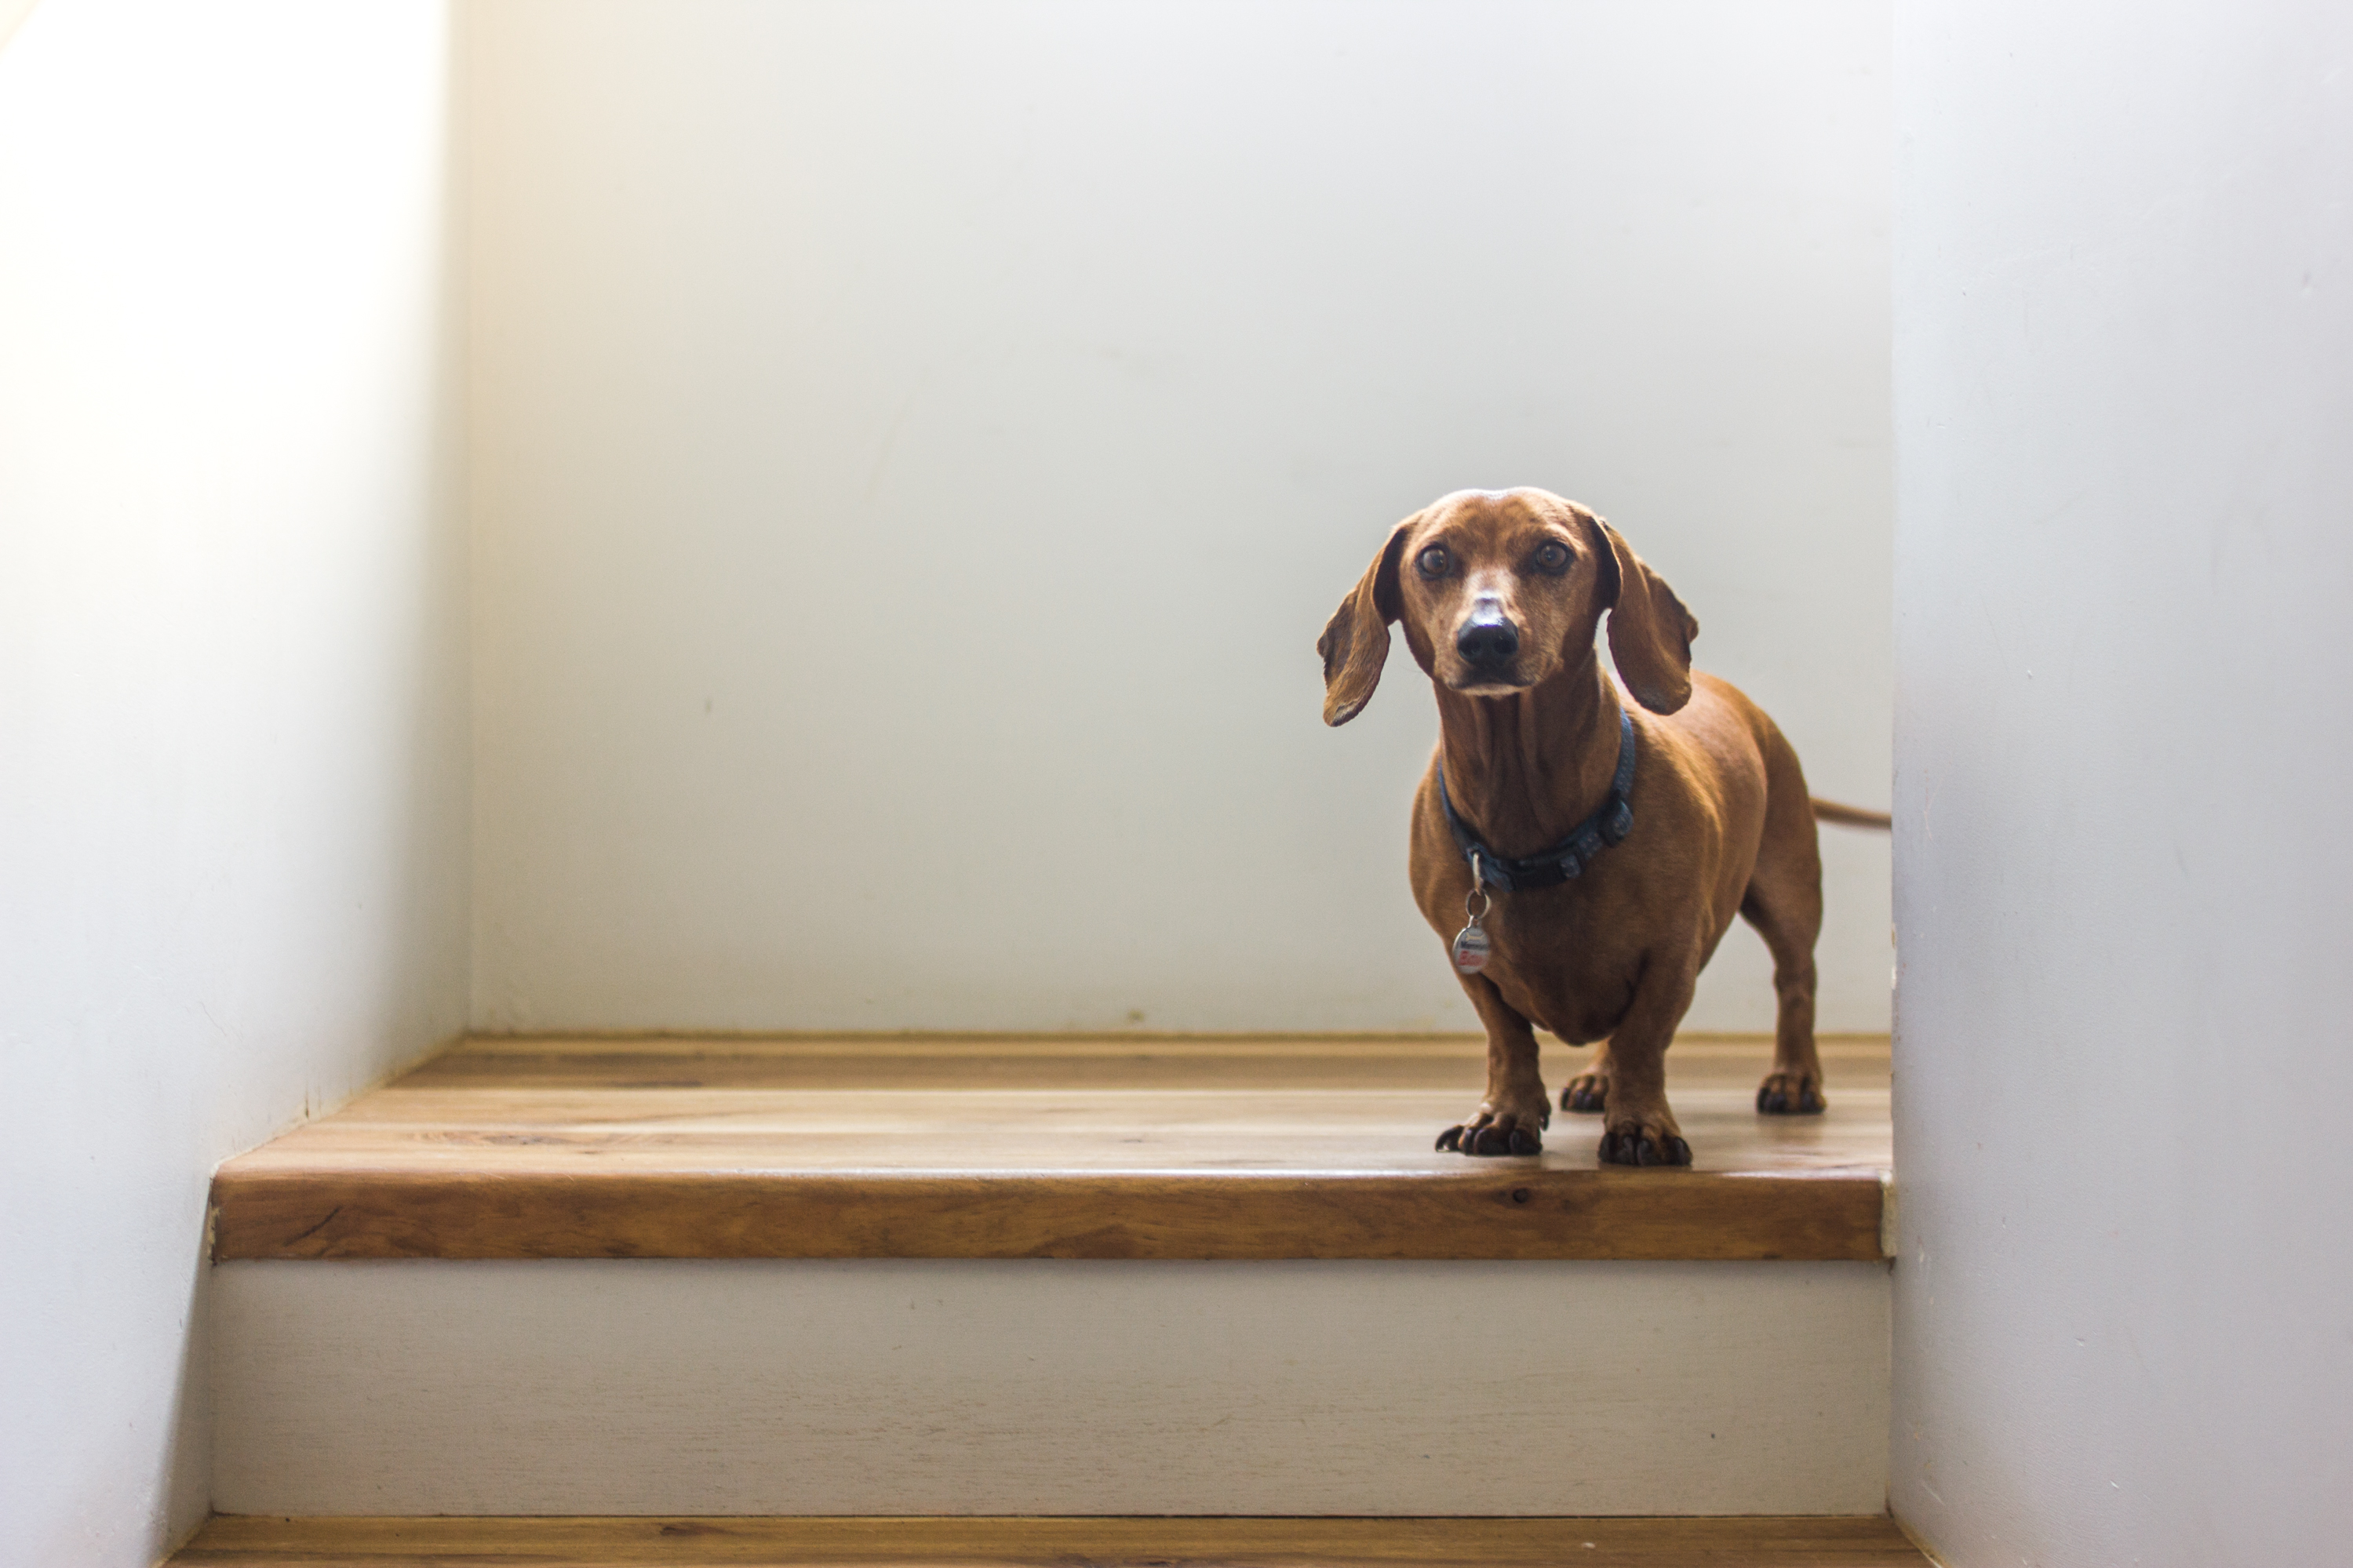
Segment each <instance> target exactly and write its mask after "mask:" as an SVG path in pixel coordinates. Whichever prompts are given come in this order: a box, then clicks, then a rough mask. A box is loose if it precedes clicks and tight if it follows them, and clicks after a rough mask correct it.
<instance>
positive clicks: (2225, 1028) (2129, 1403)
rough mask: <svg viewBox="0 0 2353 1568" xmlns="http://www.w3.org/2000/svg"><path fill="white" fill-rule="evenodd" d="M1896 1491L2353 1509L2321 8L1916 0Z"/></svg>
mask: <svg viewBox="0 0 2353 1568" xmlns="http://www.w3.org/2000/svg"><path fill="white" fill-rule="evenodd" d="M1903 15H1904V17H1905V20H1904V21H1903V22H1902V23H1901V25H1900V37H1899V41H1898V46H1897V61H1898V65H1897V74H1898V81H1899V87H1898V91H1897V112H1898V128H1899V129H1898V135H1899V146H1900V148H1901V153H1900V164H1899V184H1898V188H1899V190H1900V191H1901V192H1902V197H1901V206H1900V210H1899V218H1898V225H1897V242H1896V411H1897V419H1896V426H1897V432H1898V435H1897V458H1898V460H1897V474H1898V501H1899V505H1898V517H1899V524H1898V530H1897V542H1896V606H1897V617H1896V618H1897V628H1898V635H1897V652H1898V658H1897V668H1898V676H1899V679H1898V683H1897V708H1896V711H1897V731H1896V733H1897V753H1896V754H1897V756H1898V758H1899V771H1898V774H1897V782H1896V816H1897V820H1898V823H1899V834H1900V837H1899V839H1898V850H1899V859H1900V864H1901V865H1902V868H1903V874H1902V878H1901V882H1900V885H1899V889H1898V899H1897V914H1898V925H1899V932H1900V946H1901V950H1902V954H1903V965H1902V980H1901V989H1900V993H1899V999H1898V1009H1897V1011H1898V1019H1897V1036H1896V1053H1897V1056H1896V1082H1897V1088H1898V1092H1897V1096H1896V1101H1895V1107H1896V1163H1897V1167H1898V1169H1897V1184H1898V1189H1899V1191H1900V1192H1901V1194H1902V1196H1903V1205H1902V1257H1901V1261H1900V1262H1899V1263H1898V1265H1897V1270H1896V1285H1897V1292H1896V1300H1897V1319H1896V1345H1895V1376H1896V1399H1895V1415H1894V1428H1893V1430H1894V1457H1893V1463H1892V1473H1893V1477H1894V1483H1893V1484H1894V1504H1895V1508H1896V1510H1897V1511H1898V1512H1899V1513H1900V1514H1902V1515H1903V1516H1904V1517H1905V1518H1906V1519H1907V1520H1909V1521H1912V1522H1913V1523H1914V1524H1915V1526H1917V1527H1919V1528H1920V1529H1921V1530H1922V1531H1923V1532H1924V1533H1925V1535H1926V1538H1927V1539H1928V1540H1929V1541H1930V1542H1932V1543H1933V1544H1934V1545H1935V1546H1936V1547H1937V1548H1938V1549H1939V1550H1940V1551H1941V1552H1943V1553H1944V1555H1945V1557H1946V1559H1947V1561H1948V1562H1950V1563H1954V1564H1956V1565H1957V1568H1970V1565H1975V1564H1980V1563H2001V1564H2013V1563H2032V1564H2047V1565H2054V1568H2055V1565H2063V1564H2084V1565H2094V1564H2096V1565H2099V1568H2113V1565H2115V1564H2121V1563H2146V1564H2151V1565H2156V1564H2181V1565H2184V1568H2189V1565H2197V1568H2217V1565H2221V1564H2230V1563H2331V1562H2342V1561H2344V1560H2345V1556H2346V1552H2347V1548H2346V1544H2345V1543H2346V1542H2347V1540H2348V1537H2353V1489H2348V1487H2347V1485H2346V1456H2347V1455H2348V1452H2353V1251H2348V1247H2347V1245H2346V1241H2345V1237H2346V1213H2347V1208H2348V1199H2353V1152H2348V1144H2347V1142H2346V1141H2345V1139H2344V1137H2343V1122H2344V1112H2345V1108H2346V1106H2347V1105H2348V1104H2353V1054H2348V1051H2347V1050H2346V1048H2345V1034H2346V1028H2347V1020H2348V1017H2353V979H2349V978H2348V975H2353V971H2348V966H2347V963H2346V962H2345V956H2344V955H2345V953H2346V952H2347V950H2348V947H2353V906H2348V901H2347V898H2346V889H2347V888H2348V885H2353V828H2348V816H2347V813H2346V810H2345V805H2344V795H2345V787H2346V786H2345V781H2346V776H2347V768H2348V763H2353V743H2348V741H2353V735H2348V730H2353V723H2348V705H2347V698H2346V692H2347V690H2348V686H2353V638H2348V635H2347V631H2346V621H2345V616H2346V614H2347V606H2348V604H2353V542H2348V533H2347V523H2348V518H2353V12H2348V11H2347V10H2346V9H2345V8H2344V7H2342V6H2331V5H2319V4H2278V5H2235V4H2223V3H2221V0H2193V3H2188V4H2177V5H2162V6H2156V7H2140V8H2137V9H2135V10H2132V11H2130V12H2120V11H2119V10H2118V9H2117V8H2116V7H2115V6H2113V5H2098V4H2091V3H2087V0H2063V3H2061V4H2057V5H2051V4H2037V5H2016V4H2006V5H1983V4H1979V3H1977V0H1969V3H1967V4H1963V3H1958V0H1949V3H1948V0H1937V3H1934V4H1926V5H1917V6H1914V7H1910V8H1907V9H1906V10H1905V12H1904V14H1903Z"/></svg>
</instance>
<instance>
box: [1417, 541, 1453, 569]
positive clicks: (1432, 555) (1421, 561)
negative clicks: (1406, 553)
mask: <svg viewBox="0 0 2353 1568" xmlns="http://www.w3.org/2000/svg"><path fill="white" fill-rule="evenodd" d="M1413 563H1414V565H1415V566H1416V567H1418V568H1419V570H1420V572H1421V574H1422V575H1423V576H1425V577H1443V576H1445V575H1446V569H1447V568H1448V567H1450V566H1451V565H1453V564H1454V558H1453V557H1452V556H1451V555H1449V554H1447V553H1446V546H1444V545H1443V544H1433V545H1431V546H1430V548H1429V549H1427V550H1425V551H1423V552H1421V553H1420V554H1419V555H1417V556H1415V557H1414V558H1413Z"/></svg>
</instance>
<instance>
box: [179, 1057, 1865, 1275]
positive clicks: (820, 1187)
mask: <svg viewBox="0 0 2353 1568" xmlns="http://www.w3.org/2000/svg"><path fill="white" fill-rule="evenodd" d="M1481 1051H1482V1046H1481V1043H1480V1042H1479V1041H1477V1040H1475V1039H1472V1038H1466V1037H1421V1038H1381V1037H1373V1038H1302V1037H1287V1038H1286V1037H1258V1038H1221V1037H1210V1038H1203V1039H1175V1038H1157V1039H1155V1038H1143V1039H1139V1038H1136V1037H1112V1038H1098V1039H1073V1038H1070V1037H995V1038H978V1037H933V1038H923V1037H888V1038H880V1039H875V1038H869V1039H860V1038H858V1037H810V1038H791V1037H775V1038H717V1039H660V1038H635V1039H629V1038H622V1039H531V1040H518V1039H510V1038H491V1039H478V1040H470V1041H467V1042H465V1043H464V1044H462V1045H460V1046H459V1047H457V1048H455V1049H453V1050H452V1051H450V1052H448V1053H446V1054H445V1055H443V1056H441V1057H439V1058H436V1059H435V1060H433V1061H431V1062H428V1063H427V1064H426V1065H425V1066H423V1067H421V1068H418V1069H417V1070H416V1071H415V1072H412V1073H410V1074H409V1075H407V1076H406V1078H403V1079H399V1080H397V1081H396V1082H395V1083H393V1084H390V1085H388V1086H386V1087H385V1088H383V1089H377V1090H375V1092H373V1093H371V1094H368V1095H365V1096H363V1097H362V1098H361V1099H359V1100H356V1101H354V1102H353V1104H352V1105H350V1106H349V1107H347V1108H345V1109H344V1110H342V1111H339V1112H337V1113H335V1114H334V1115H332V1116H329V1117H325V1118H322V1120H320V1121H315V1122H312V1123H311V1124H310V1125H308V1126H305V1127H302V1128H301V1129H298V1130H297V1131H293V1132H291V1133H289V1134H287V1135H286V1136H285V1137H282V1138H280V1139H278V1140H276V1141H274V1142H270V1143H269V1144H266V1145H264V1146H263V1147H261V1148H259V1149H257V1150H255V1151H253V1152H250V1153H248V1154H245V1155H241V1156H239V1157H238V1158H237V1159H235V1160H232V1161H230V1162H228V1163H227V1164H225V1165H224V1166H223V1167H222V1168H221V1170H220V1172H219V1173H218V1174H217V1175H216V1178H215V1182H214V1201H215V1205H216V1216H215V1231H214V1235H215V1256H216V1258H220V1259H224V1260H227V1259H237V1258H779V1257H804V1258H877V1257H932V1258H1878V1257H1879V1256H1881V1253H1880V1242H1879V1226H1880V1217H1881V1205H1882V1194H1881V1184H1882V1178H1883V1172H1884V1171H1885V1170H1886V1168H1887V1166H1888V1163H1889V1150H1890V1132H1889V1122H1888V1107H1887V1100H1888V1091H1887V1065H1886V1061H1887V1058H1886V1047H1885V1041H1884V1039H1883V1038H1874V1037H1852V1038H1845V1039H1838V1040H1831V1041H1827V1042H1825V1047H1824V1058H1825V1070H1826V1073H1827V1075H1828V1078H1829V1082H1830V1097H1831V1110H1830V1112H1829V1113H1828V1114H1827V1115H1824V1116H1819V1117H1761V1116H1758V1115H1757V1113H1756V1111H1755V1110H1754V1108H1753V1103H1752V1097H1753V1094H1754V1086H1755V1083H1756V1080H1757V1078H1758V1077H1759V1076H1760V1075H1761V1074H1762V1072H1763V1070H1764V1067H1765V1059H1766V1056H1767V1047H1765V1045H1764V1044H1763V1043H1762V1042H1761V1041H1756V1040H1745V1039H1738V1038H1729V1039H1727V1038H1692V1039H1686V1040H1681V1041H1678V1042H1677V1044H1676V1046H1675V1047H1674V1049H1673V1050H1672V1051H1671V1052H1670V1053H1669V1061H1670V1065H1671V1069H1672V1076H1671V1079H1670V1088H1671V1091H1672V1094H1673V1097H1674V1102H1675V1106H1676V1110H1677V1114H1678V1115H1679V1116H1680V1117H1681V1119H1682V1121H1683V1131H1684V1133H1685V1136H1686V1137H1687V1138H1689V1140H1690V1141H1691V1142H1692V1145H1693V1148H1694V1152H1695V1164H1694V1168H1693V1169H1691V1170H1689V1171H1628V1170H1621V1169H1615V1168H1611V1169H1602V1168H1599V1167H1598V1165H1597V1163H1596V1159H1595V1153H1594V1148H1595V1144H1596V1142H1598V1139H1599V1118H1593V1117H1584V1116H1576V1115H1571V1114H1568V1113H1566V1112H1559V1113H1556V1115H1555V1118H1554V1122H1553V1126H1552V1129H1551V1131H1550V1133H1549V1134H1548V1137H1547V1147H1546V1152H1544V1154H1543V1155H1542V1156H1540V1157H1537V1158H1534V1159H1507V1160H1466V1159H1464V1158H1462V1157H1461V1156H1459V1155H1453V1154H1441V1153H1439V1152H1436V1151H1435V1150H1434V1149H1432V1148H1431V1146H1430V1145H1431V1140H1432V1138H1433V1137H1434V1136H1435V1134H1436V1132H1437V1131H1438V1130H1439V1129H1440V1127H1442V1126H1445V1125H1447V1124H1448V1123H1449V1122H1451V1121H1455V1120H1458V1119H1459V1118H1460V1117H1461V1115H1462V1114H1463V1112H1464V1111H1465V1110H1468V1109H1469V1108H1470V1106H1471V1105H1472V1104H1473V1103H1474V1102H1475V1100H1476V1099H1477V1095H1478V1091H1479V1087H1480V1084H1481V1083H1482V1065H1481ZM1581 1057H1582V1053H1571V1052H1568V1051H1566V1050H1562V1051H1559V1052H1557V1053H1556V1056H1555V1058H1554V1059H1551V1060H1548V1061H1547V1063H1546V1076H1547V1080H1548V1081H1550V1082H1553V1083H1555V1084H1557V1083H1559V1082H1562V1081H1565V1080H1566V1079H1567V1077H1568V1076H1570V1075H1571V1074H1573V1073H1574V1071H1575V1070H1576V1069H1577V1065H1578V1062H1579V1060H1580V1058H1581Z"/></svg>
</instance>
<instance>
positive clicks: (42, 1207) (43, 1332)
mask: <svg viewBox="0 0 2353 1568" xmlns="http://www.w3.org/2000/svg"><path fill="white" fill-rule="evenodd" d="M447 54H448V27H447V19H446V16H445V14H444V7H443V6H442V5H440V4H438V0H408V3H400V0H386V3H366V4H364V3H360V0H339V3H338V4H336V5H315V4H310V3H307V0H280V3H274V4H255V3H241V0H206V3H205V4H190V3H188V0H47V4H45V5H41V6H39V7H38V8H37V9H36V10H34V11H33V12H32V13H31V15H30V16H29V17H28V18H26V21H25V22H24V24H23V26H21V28H19V29H18V31H17V32H16V36H15V37H13V38H12V39H10V40H9V41H8V42H7V44H6V47H5V52H0V1080H5V1086H6V1091H5V1100H0V1127H5V1136H0V1195H5V1202H0V1520H5V1521H6V1523H5V1531H0V1562H5V1563H11V1564H14V1563H25V1564H28V1565H29V1564H35V1563H38V1564H43V1565H49V1564H72V1565H76V1568H79V1565H84V1564H90V1565H105V1568H145V1565H146V1564H148V1563H152V1562H153V1561H154V1560H155V1558H156V1557H157V1556H158V1555H159V1554H160V1553H162V1552H164V1551H165V1550H167V1549H168V1547H169V1546H170V1545H171V1544H172V1542H174V1539H175V1538H176V1537H177V1536H178V1535H179V1534H180V1533H182V1532H184V1531H185V1530H187V1529H188V1528H190V1527H192V1526H193V1525H194V1524H195V1521H197V1520H198V1519H199V1518H200V1517H201V1516H202V1515H203V1513H204V1511H205V1510H206V1507H207V1505H208V1497H209V1492H208V1485H209V1479H210V1458H211V1456H210V1451H209V1442H210V1423H209V1419H208V1413H207V1394H206V1385H205V1384H206V1380H205V1369H204V1366H203V1363H202V1357H201V1354H200V1346H201V1344H202V1342H203V1338H202V1332H201V1322H202V1316H203V1312H204V1288H203V1287H204V1280H205V1278H206V1270H205V1268H204V1265H203V1261H202V1256H201V1254H202V1248H203V1244H204V1243H203V1231H204V1206H205V1191H206V1181H207V1177H208V1174H209V1173H210V1171H211V1169H212V1167H213V1165H214V1164H215V1163H216V1162H217V1161H218V1160H220V1159H221V1158H222V1157H223V1156H225V1155H227V1154H228V1153H230V1152H235V1151H237V1150H238V1149H242V1148H244V1147H247V1146H248V1145H250V1144H252V1143H254V1142H259V1141H260V1140H261V1139H263V1138H264V1137H266V1136H268V1135H269V1134H270V1133H271V1132H273V1131H277V1130H278V1129H279V1128H280V1127H282V1126H284V1125H285V1124H287V1123H288V1122H290V1121H293V1120H294V1119H296V1118H299V1117H300V1116H301V1115H302V1114H304V1113H305V1112H306V1111H307V1110H313V1109H316V1108H319V1107H322V1106H324V1105H327V1104H330V1103H332V1102H333V1101H334V1100H338V1099H340V1098H342V1097H343V1096H344V1095H347V1094H349V1093H351V1092H352V1091H353V1090H354V1089H358V1088H360V1087H362V1086H364V1085H365V1084H366V1083H367V1082H369V1081H370V1080H371V1079H376V1078H379V1077H381V1076H383V1075H384V1074H385V1073H386V1072H388V1071H390V1070H391V1069H392V1068H395V1067H396V1065H398V1064H400V1063H402V1062H404V1061H406V1060H408V1059H410V1058H414V1057H416V1056H417V1055H418V1054H419V1053H420V1052H422V1051H424V1050H425V1049H427V1048H428V1047H431V1046H433V1045H434V1044H436V1043H437V1042H438V1041H441V1040H443V1039H445V1038H447V1037H448V1036H449V1035H450V1034H451V1033H453V1032H454V1031H456V1030H458V1029H459V1028H460V1027H462V1026H463V1024H464V1007H465V994H466V965H467V952H466V947H465V939H464V931H465V922H466V919H467V883H466V854H467V840H466V813H467V810H468V800H467V794H466V783H465V773H466V767H467V747H468V741H469V736H468V728H467V722H466V700H467V692H466V686H465V679H464V662H465V643H466V633H467V626H466V616H465V599H464V595H465V587H464V578H463V569H464V551H465V541H464V539H463V536H462V534H461V533H460V531H459V530H458V529H457V527H456V526H455V508H454V504H453V500H454V498H453V494H452V490H453V484H452V465H451V454H452V442H453V437H454V431H453V429H452V427H451V426H452V422H451V419H450V405H449V400H448V398H447V397H446V396H445V389H446V387H447V384H448V381H449V373H448V368H447V366H448V358H449V356H448V354H447V353H445V337H446V327H447V321H446V320H445V316H446V311H445V290H444V287H443V278H444V272H445V270H446V268H445V262H444V245H443V235H442V229H443V208H444V189H445V181H444V174H443V170H444V158H445V142H446V137H445V109H446V102H445V100H446V97H447V93H446V80H447V69H446V58H447Z"/></svg>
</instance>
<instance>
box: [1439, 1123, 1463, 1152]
mask: <svg viewBox="0 0 2353 1568" xmlns="http://www.w3.org/2000/svg"><path fill="white" fill-rule="evenodd" d="M1461 1142H1462V1129H1461V1128H1460V1127H1450V1128H1448V1129H1447V1130H1446V1131H1443V1132H1441V1133H1440V1134H1439V1135H1438V1146H1439V1147H1440V1149H1444V1150H1452V1149H1454V1148H1455V1147H1457V1146H1458V1145H1460V1144H1461Z"/></svg>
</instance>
